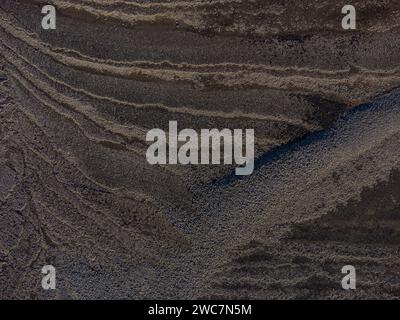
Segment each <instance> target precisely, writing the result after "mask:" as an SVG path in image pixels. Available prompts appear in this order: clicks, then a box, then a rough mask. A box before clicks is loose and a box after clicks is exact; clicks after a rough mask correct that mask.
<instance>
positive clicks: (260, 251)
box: [0, 0, 400, 299]
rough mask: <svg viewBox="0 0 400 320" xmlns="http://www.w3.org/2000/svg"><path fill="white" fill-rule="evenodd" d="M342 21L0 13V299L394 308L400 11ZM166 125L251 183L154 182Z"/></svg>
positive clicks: (204, 174) (326, 9)
mask: <svg viewBox="0 0 400 320" xmlns="http://www.w3.org/2000/svg"><path fill="white" fill-rule="evenodd" d="M47 3H51V4H54V5H55V6H56V8H57V29H56V30H42V28H41V19H42V15H41V8H42V6H43V5H44V4H47ZM345 4H347V3H343V4H342V3H339V2H337V1H316V0H315V1H314V0H310V1H307V2H304V1H290V0H288V1H273V0H271V1H262V0H254V1H246V0H217V1H163V2H155V1H136V2H133V1H105V0H79V1H78V0H74V1H67V0H48V1H46V2H44V1H39V0H30V1H28V0H26V1H16V0H2V1H1V3H0V67H1V70H0V139H1V142H2V143H1V144H0V162H1V166H0V230H1V232H0V298H2V299H89V298H91V299H105V298H109V299H121V298H124V299H126V298H129V299H144V298H160V299H170V298H179V299H185V298H186V299H187V298H229V299H236V298H257V299H272V298H275V299H336V298H338V299H354V298H356V299H365V298H380V299H397V298H399V297H400V268H399V266H400V260H399V244H400V220H399V217H400V216H399V206H400V193H399V191H400V165H399V164H400V163H399V160H400V155H399V153H398V150H400V149H399V144H400V142H399V141H400V139H399V136H400V91H399V89H396V88H398V87H400V71H399V67H398V66H399V65H400V55H399V52H400V37H399V30H400V29H399V28H400V27H399V25H398V23H399V21H400V19H399V13H400V11H399V10H400V6H399V3H398V1H388V0H387V1H372V0H364V1H353V3H352V4H353V5H354V6H355V7H356V8H357V17H358V20H357V30H355V31H345V30H343V29H342V28H341V19H342V14H341V8H342V6H343V5H345ZM170 120H176V121H178V126H179V128H194V129H196V130H198V129H201V128H219V129H222V128H232V129H233V128H243V129H245V128H254V129H255V133H256V155H257V161H256V170H255V172H254V173H253V175H251V176H248V177H244V178H241V179H238V177H236V176H234V175H232V173H231V172H232V167H231V166H191V167H187V166H186V167H185V166H163V167H161V166H151V165H149V164H148V163H147V161H146V158H145V154H146V149H147V147H148V145H147V143H146V141H145V135H146V132H147V131H148V130H149V129H152V128H163V129H166V128H168V121H170ZM45 264H52V265H54V266H55V267H56V269H57V289H56V290H54V291H45V290H43V289H42V287H41V284H40V283H41V279H42V274H41V272H40V270H41V268H42V266H43V265H45ZM349 264H350V265H353V266H354V267H355V268H356V270H357V289H356V290H352V291H345V290H343V289H342V287H341V280H342V277H343V275H342V274H341V269H342V267H343V266H344V265H349Z"/></svg>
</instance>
